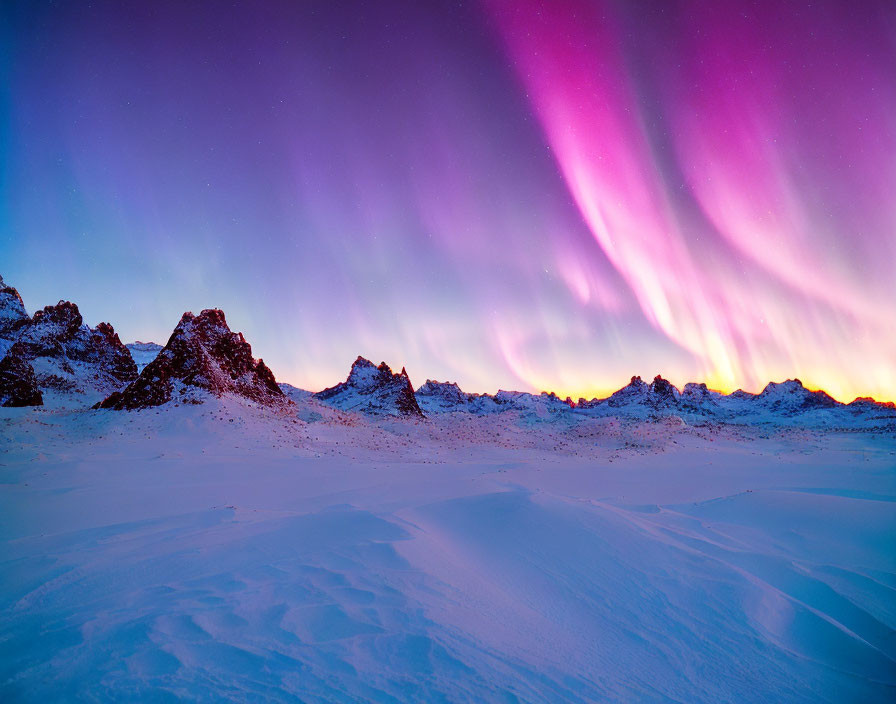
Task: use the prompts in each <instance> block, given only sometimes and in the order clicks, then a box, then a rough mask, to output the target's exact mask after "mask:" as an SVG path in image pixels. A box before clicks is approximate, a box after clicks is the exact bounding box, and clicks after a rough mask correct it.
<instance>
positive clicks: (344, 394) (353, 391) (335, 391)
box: [314, 357, 423, 416]
mask: <svg viewBox="0 0 896 704" xmlns="http://www.w3.org/2000/svg"><path fill="white" fill-rule="evenodd" d="M314 397H315V398H316V399H318V400H320V401H323V402H324V403H326V404H327V405H329V406H333V407H334V408H338V409H340V410H343V411H360V412H363V413H368V414H372V415H390V416H422V415H423V413H422V412H421V410H420V406H419V405H417V399H416V398H415V396H414V387H413V386H412V385H411V380H410V379H409V378H408V373H407V372H406V371H405V370H404V368H402V370H401V372H399V373H398V374H393V373H392V370H391V369H390V368H389V365H388V364H386V363H385V362H381V363H380V365H379V366H376V365H375V364H374V363H373V362H371V361H369V360H367V359H364V358H363V357H358V358H357V359H356V360H355V361H354V362H353V363H352V368H351V370H350V371H349V375H348V378H347V379H346V380H345V381H343V382H341V383H339V384H337V385H336V386H331V387H330V388H328V389H324V390H323V391H319V392H318V393H316V394H315V395H314Z"/></svg>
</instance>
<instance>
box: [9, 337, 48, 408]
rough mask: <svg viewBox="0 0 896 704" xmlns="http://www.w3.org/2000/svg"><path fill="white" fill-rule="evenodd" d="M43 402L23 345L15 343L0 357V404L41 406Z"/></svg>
mask: <svg viewBox="0 0 896 704" xmlns="http://www.w3.org/2000/svg"><path fill="white" fill-rule="evenodd" d="M43 403H44V399H43V395H42V394H41V392H40V388H39V387H38V385H37V377H36V376H35V375H34V369H32V367H31V365H30V364H29V363H28V357H27V353H26V351H25V347H24V346H23V345H22V344H21V343H16V344H14V345H13V346H12V347H10V348H9V350H7V352H6V354H5V355H4V357H3V359H0V406H4V407H18V406H42V405H43Z"/></svg>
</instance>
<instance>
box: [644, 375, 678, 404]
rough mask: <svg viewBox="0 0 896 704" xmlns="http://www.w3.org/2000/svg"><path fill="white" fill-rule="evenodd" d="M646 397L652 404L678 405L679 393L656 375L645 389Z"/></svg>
mask: <svg viewBox="0 0 896 704" xmlns="http://www.w3.org/2000/svg"><path fill="white" fill-rule="evenodd" d="M647 396H648V398H649V399H650V401H652V402H653V403H654V404H657V405H666V404H675V403H678V399H679V398H680V397H681V393H680V392H679V391H678V389H676V388H675V386H673V385H672V384H671V383H670V382H669V381H666V380H665V379H663V377H661V376H660V375H659V374H657V375H656V377H654V379H653V381H652V382H651V384H650V386H649V387H648V389H647Z"/></svg>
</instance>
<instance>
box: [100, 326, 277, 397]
mask: <svg viewBox="0 0 896 704" xmlns="http://www.w3.org/2000/svg"><path fill="white" fill-rule="evenodd" d="M208 395H211V396H219V397H220V396H224V395H233V396H241V397H243V398H248V399H251V400H253V401H257V402H258V403H268V404H270V403H276V402H280V401H283V400H284V396H283V392H282V391H281V390H280V387H279V386H277V381H276V380H275V379H274V374H273V373H272V372H271V370H270V369H268V367H267V366H266V365H265V363H264V362H263V361H262V360H260V359H259V360H255V359H254V358H253V357H252V347H251V346H250V345H249V343H248V342H246V340H245V338H244V337H243V335H242V333H236V332H231V330H230V328H229V327H228V325H227V320H226V319H225V317H224V312H223V311H221V310H218V309H207V310H204V311H202V312H201V313H200V314H199V315H194V314H193V313H184V314H183V317H182V318H181V319H180V322H179V323H178V324H177V327H176V328H175V329H174V332H173V333H172V334H171V337H170V338H169V339H168V344H166V345H165V347H164V348H163V349H162V351H161V352H159V354H158V356H157V357H156V358H155V359H154V360H153V361H152V362H150V363H149V364H147V365H146V367H145V368H144V369H143V371H142V372H141V373H140V376H139V377H137V379H136V380H135V381H134V382H133V383H132V384H130V385H129V386H128V387H127V388H125V389H124V390H123V391H121V392H116V393H114V394H112V395H111V396H109V397H108V398H106V399H105V400H104V401H103V402H102V403H101V404H99V406H100V407H101V408H114V409H117V410H121V409H128V410H130V409H136V408H148V407H151V406H160V405H162V404H164V403H168V402H169V401H182V402H185V403H201V402H202V401H203V400H204V398H205V397H207V396H208Z"/></svg>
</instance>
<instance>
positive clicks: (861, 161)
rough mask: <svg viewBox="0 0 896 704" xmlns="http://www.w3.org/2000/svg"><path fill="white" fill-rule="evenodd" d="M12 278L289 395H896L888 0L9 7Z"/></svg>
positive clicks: (1, 124)
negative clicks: (200, 328)
mask: <svg viewBox="0 0 896 704" xmlns="http://www.w3.org/2000/svg"><path fill="white" fill-rule="evenodd" d="M0 154H2V158H0V273H2V275H3V276H4V278H5V279H6V281H7V282H8V283H9V284H10V285H13V286H16V287H17V288H18V289H19V291H20V292H21V294H22V295H23V297H24V298H25V303H26V306H27V307H28V308H29V310H32V311H33V310H35V309H37V308H40V307H42V306H43V305H46V304H47V303H55V302H56V301H57V300H58V299H60V298H66V299H71V300H73V301H75V302H77V303H78V304H79V305H80V307H81V310H82V313H83V314H84V316H85V319H86V321H87V322H89V323H91V324H96V323H97V322H99V321H100V320H108V321H110V322H111V323H112V324H113V325H114V326H115V327H116V329H117V330H118V331H119V333H120V334H121V336H122V339H124V340H126V341H130V340H135V339H140V340H150V339H151V340H156V341H159V342H162V343H164V342H165V340H166V339H167V336H168V335H169V334H170V331H171V329H172V328H173V326H174V324H175V323H176V322H177V320H178V319H179V317H180V315H181V313H183V311H185V310H193V311H197V312H198V311H199V310H201V309H203V308H209V307H220V308H222V309H224V310H225V312H226V313H227V316H228V320H229V322H230V324H231V327H233V328H234V329H236V330H242V331H243V332H244V333H245V334H246V337H247V339H248V340H249V341H250V342H251V343H252V345H253V349H254V351H255V353H256V355H257V356H261V357H264V359H265V361H266V362H267V363H268V364H269V366H271V368H272V369H273V370H274V372H275V373H276V374H277V376H278V379H280V380H282V381H288V382H290V383H293V384H295V385H297V386H300V387H303V388H308V389H312V390H317V389H320V388H323V387H325V386H328V385H331V384H333V383H335V382H336V381H339V380H341V379H343V378H344V377H345V375H346V373H347V371H348V367H349V365H350V364H351V362H352V361H353V360H354V358H355V357H356V356H357V355H358V354H361V355H364V356H365V357H369V358H370V359H373V360H374V361H375V362H379V361H380V360H386V361H387V362H388V363H390V364H391V365H392V366H393V367H397V368H401V367H402V366H406V367H407V369H408V372H409V374H410V375H411V378H412V380H413V381H414V382H415V383H417V384H420V383H422V382H423V381H424V380H425V379H426V378H434V379H438V380H442V381H444V380H452V381H458V382H459V383H460V385H461V386H462V387H463V388H465V389H466V390H470V391H488V392H493V391H495V390H497V389H498V388H504V389H518V390H533V391H539V390H554V391H556V392H558V393H559V394H561V395H563V396H565V395H567V394H570V395H572V396H573V397H574V398H577V397H578V396H586V397H591V396H594V395H605V394H606V393H608V392H609V391H612V390H614V389H616V388H618V387H620V386H622V385H624V384H625V383H626V382H627V380H628V378H629V377H630V376H632V375H633V374H639V375H642V376H644V377H647V378H652V377H653V376H654V375H655V374H658V373H661V374H663V375H664V376H665V377H667V378H669V379H670V380H671V381H673V383H676V384H678V385H682V384H684V383H685V382H686V381H706V382H708V383H709V384H710V386H712V387H715V388H718V389H721V390H725V391H731V390H733V389H736V388H745V389H748V390H752V391H757V390H759V389H761V388H762V387H763V386H764V384H765V382H767V381H769V380H776V381H780V380H783V379H786V378H791V377H799V378H800V379H802V381H803V382H804V383H805V384H806V385H807V386H810V387H813V388H818V387H821V388H825V389H826V390H828V391H829V392H830V393H832V394H833V395H834V396H835V397H837V398H839V399H841V400H846V401H848V400H851V399H852V398H853V397H855V396H857V395H872V396H875V397H877V398H879V399H894V398H896V273H894V272H896V3H893V2H891V1H889V0H881V1H880V2H876V1H875V0H862V2H855V0H850V1H849V2H842V3H835V2H798V1H797V0H793V1H787V2H784V1H779V2H764V1H762V0H760V1H757V2H717V1H716V0H706V1H701V0H687V1H675V0H669V2H654V1H652V0H647V1H639V0H616V1H614V0H589V1H570V2H566V1H562V0H556V1H552V2H535V1H534V0H478V1H476V2H461V3H457V2H452V3H448V2H444V3H441V2H425V3H421V2H414V1H408V2H393V1H386V0H379V1H377V2H364V3H362V2H335V1H333V0H326V1H322V2H316V1H314V0H304V1H299V2H294V1H290V2H262V1H258V2H232V3H224V2H214V3H213V2H208V3H202V2H190V1H186V2H185V1H177V2H167V1H163V0H159V1H154V2H145V1H141V2H128V1H127V0H125V1H123V2H91V3H87V2H75V1H71V2H45V1H38V0H23V1H21V2H19V1H17V0H11V1H10V2H4V3H2V4H0Z"/></svg>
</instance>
